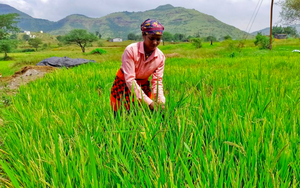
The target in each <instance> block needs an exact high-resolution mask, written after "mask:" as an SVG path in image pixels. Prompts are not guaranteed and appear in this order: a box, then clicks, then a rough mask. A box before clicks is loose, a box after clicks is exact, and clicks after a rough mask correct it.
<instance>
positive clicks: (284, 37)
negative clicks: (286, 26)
mask: <svg viewBox="0 0 300 188" xmlns="http://www.w3.org/2000/svg"><path fill="white" fill-rule="evenodd" d="M274 38H276V39H287V34H275V35H274Z"/></svg>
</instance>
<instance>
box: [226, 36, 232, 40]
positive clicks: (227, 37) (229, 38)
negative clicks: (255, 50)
mask: <svg viewBox="0 0 300 188" xmlns="http://www.w3.org/2000/svg"><path fill="white" fill-rule="evenodd" d="M224 40H232V38H231V36H230V35H226V36H224Z"/></svg>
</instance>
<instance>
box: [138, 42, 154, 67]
mask: <svg viewBox="0 0 300 188" xmlns="http://www.w3.org/2000/svg"><path fill="white" fill-rule="evenodd" d="M138 49H139V53H141V54H143V56H144V58H145V50H144V42H139V43H138ZM152 55H153V57H155V58H156V57H157V56H158V53H157V48H155V50H154V52H153V53H152ZM152 55H151V56H150V57H152ZM150 57H149V58H148V59H147V60H146V61H145V62H148V61H150V60H151V59H152V58H150Z"/></svg>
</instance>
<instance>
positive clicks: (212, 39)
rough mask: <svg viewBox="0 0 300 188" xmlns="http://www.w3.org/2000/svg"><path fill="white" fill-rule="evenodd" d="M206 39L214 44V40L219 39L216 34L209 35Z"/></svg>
mask: <svg viewBox="0 0 300 188" xmlns="http://www.w3.org/2000/svg"><path fill="white" fill-rule="evenodd" d="M205 41H210V45H213V42H215V41H217V38H216V37H214V36H208V37H206V38H205Z"/></svg>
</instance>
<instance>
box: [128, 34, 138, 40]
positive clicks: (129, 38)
mask: <svg viewBox="0 0 300 188" xmlns="http://www.w3.org/2000/svg"><path fill="white" fill-rule="evenodd" d="M127 39H128V40H136V35H135V34H133V33H129V34H128V35H127Z"/></svg>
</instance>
